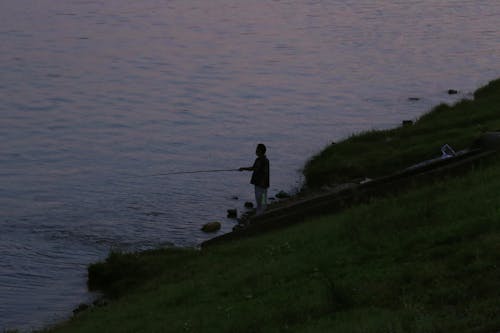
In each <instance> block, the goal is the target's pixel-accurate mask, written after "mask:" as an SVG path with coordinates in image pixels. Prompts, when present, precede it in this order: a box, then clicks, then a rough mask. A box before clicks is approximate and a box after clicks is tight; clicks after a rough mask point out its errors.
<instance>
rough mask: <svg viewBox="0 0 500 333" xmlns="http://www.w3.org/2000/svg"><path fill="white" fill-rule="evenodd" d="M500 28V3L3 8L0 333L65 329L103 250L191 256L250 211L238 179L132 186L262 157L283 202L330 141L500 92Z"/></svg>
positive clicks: (174, 0) (56, 3) (202, 2)
mask: <svg viewBox="0 0 500 333" xmlns="http://www.w3.org/2000/svg"><path fill="white" fill-rule="evenodd" d="M498 22H500V3H499V2H498V1H496V0H489V1H486V0H485V1H480V0H474V1H441V0H422V1H411V2H410V1H395V0H393V1H389V0H380V1H376V2H375V1H371V0H331V1H321V0H316V1H307V0H298V1H291V0H281V1H280V0H272V1H271V0H246V1H230V0H210V1H206V0H142V1H132V0H88V1H84V0H78V1H76V0H21V1H19V0H2V1H1V2H0V101H1V103H0V115H1V118H0V207H1V211H0V260H1V261H0V300H1V301H0V330H2V329H6V328H14V327H17V328H22V329H23V330H27V329H31V328H39V327H40V326H42V325H46V324H48V323H52V322H54V320H60V319H61V318H67V317H68V316H69V315H70V313H71V310H72V309H73V308H74V307H75V306H76V305H77V304H79V303H81V302H83V301H86V300H89V299H91V297H92V295H90V294H88V293H87V292H86V288H85V279H86V265H87V264H88V263H90V262H94V261H96V260H98V259H102V258H104V257H105V256H106V255H107V253H108V251H109V250H110V249H125V250H131V249H145V248H152V247H157V246H164V245H171V244H174V245H178V246H196V245H197V244H199V243H200V242H201V241H203V240H205V239H207V238H208V237H210V236H208V235H205V234H203V233H202V232H201V231H200V230H199V228H200V226H201V225H202V224H204V223H206V222H209V221H213V220H219V221H222V222H223V228H222V231H221V232H227V231H229V230H231V228H232V227H233V225H234V222H233V221H231V220H228V219H226V218H225V211H226V209H228V208H238V209H239V210H240V211H241V210H242V207H243V203H244V202H245V201H246V200H250V199H252V188H251V187H250V185H249V184H248V180H249V174H248V173H238V172H233V173H219V174H194V175H193V174H191V175H177V176H167V177H139V178H137V177H131V176H132V175H149V174H156V173H164V172H170V171H183V170H187V171H189V170H200V169H227V168H238V167H240V166H247V165H250V164H251V163H252V162H253V159H254V149H255V145H256V143H258V142H264V143H266V144H267V145H268V149H269V152H268V156H269V158H270V160H271V163H272V170H271V172H272V183H273V184H272V186H271V194H273V193H276V192H277V191H279V190H282V189H283V190H291V189H293V188H295V187H297V186H299V184H300V181H301V179H300V173H299V170H300V168H301V167H302V166H303V164H304V162H305V161H306V159H307V158H308V157H310V156H311V155H312V154H314V153H315V152H318V151H319V150H320V149H321V148H322V147H324V146H325V145H326V144H328V143H329V142H331V141H333V140H338V139H340V138H343V137H345V136H347V135H349V134H351V133H353V132H356V131H360V130H365V129H370V128H385V127H389V126H393V125H396V124H399V123H400V121H401V120H403V119H414V118H416V117H418V116H419V115H421V114H422V113H423V112H425V111H427V110H428V109H429V108H430V107H431V106H433V105H435V104H437V103H439V102H452V101H454V100H456V99H457V98H463V97H467V96H468V94H469V93H470V92H472V91H473V90H474V89H475V88H477V87H478V86H480V85H482V84H484V83H486V82H487V81H489V80H491V79H494V78H496V77H499V76H500V30H499V28H498V27H499V26H500V25H499V24H498ZM450 88H454V89H458V90H460V92H461V94H460V95H459V96H457V97H450V96H448V95H447V94H446V91H447V90H448V89H450ZM409 97H420V98H421V99H420V100H419V101H417V102H411V101H409V100H408V98H409ZM437 153H438V152H437ZM233 196H238V197H239V198H240V200H238V201H236V200H233V199H232V197H233Z"/></svg>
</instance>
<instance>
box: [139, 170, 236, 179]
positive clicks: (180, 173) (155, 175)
mask: <svg viewBox="0 0 500 333" xmlns="http://www.w3.org/2000/svg"><path fill="white" fill-rule="evenodd" d="M230 171H240V169H214V170H195V171H175V172H165V173H154V174H150V175H139V176H130V177H131V178H143V177H159V176H171V175H184V174H191V173H211V172H230Z"/></svg>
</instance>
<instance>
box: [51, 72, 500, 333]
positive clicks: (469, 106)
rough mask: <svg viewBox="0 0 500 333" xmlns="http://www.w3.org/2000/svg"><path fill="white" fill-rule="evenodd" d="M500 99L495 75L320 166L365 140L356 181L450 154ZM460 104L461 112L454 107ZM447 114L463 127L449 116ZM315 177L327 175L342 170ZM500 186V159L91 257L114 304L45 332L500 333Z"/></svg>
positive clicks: (336, 150)
mask: <svg viewBox="0 0 500 333" xmlns="http://www.w3.org/2000/svg"><path fill="white" fill-rule="evenodd" d="M499 95H500V81H496V82H493V83H491V84H490V85H489V86H487V87H485V88H483V89H480V90H479V91H478V92H476V98H475V101H473V102H472V101H464V102H461V103H459V104H458V105H457V106H454V107H447V106H440V107H438V108H436V109H435V110H434V111H433V112H432V113H430V114H428V115H425V116H423V117H422V118H421V119H420V120H419V122H418V123H417V124H416V125H414V126H413V127H410V128H400V129H395V130H389V131H380V132H370V133H367V134H364V135H359V136H354V137H352V138H350V139H348V140H347V141H346V142H343V143H340V144H337V145H335V146H332V147H330V148H329V149H328V150H332V151H333V154H331V152H324V153H323V154H321V155H320V156H322V157H316V158H315V159H314V160H313V161H316V162H311V163H313V164H314V165H316V164H315V163H323V164H324V165H325V168H326V169H328V168H333V169H334V170H337V171H338V172H340V171H339V170H341V169H342V168H341V167H340V164H341V163H340V162H338V161H346V160H347V159H348V156H351V155H349V154H352V152H355V151H357V149H358V148H360V147H364V148H365V149H363V150H361V151H364V152H365V153H364V154H363V156H356V157H352V161H351V162H350V163H351V164H352V165H356V168H354V167H352V166H349V167H346V166H345V165H346V163H345V162H344V166H343V167H345V168H346V172H348V171H349V172H350V173H349V174H348V175H347V176H349V177H352V176H356V175H361V174H363V175H365V174H364V173H363V171H364V170H369V171H371V172H373V173H374V174H376V173H378V172H380V173H382V171H384V170H386V169H387V168H388V165H389V164H390V165H392V166H391V168H393V169H395V168H396V167H399V166H403V165H405V166H406V164H407V163H410V162H411V161H413V160H414V159H417V157H418V159H420V158H422V157H433V156H434V154H435V152H434V150H433V149H434V148H433V149H430V148H431V147H433V145H436V147H435V148H436V149H437V151H438V152H439V147H440V145H441V143H443V142H446V143H449V144H451V145H453V146H454V147H457V148H461V147H466V146H467V145H468V144H469V143H470V140H471V138H474V137H476V135H478V134H479V133H480V132H481V131H483V130H484V129H485V127H488V129H494V128H496V126H497V125H500V123H499V122H498V120H497V118H495V117H496V115H495V114H494V112H493V111H495V110H496V111H497V112H498V105H493V104H494V103H493V101H497V102H498V96H499ZM492 103H493V104H492ZM465 110H469V111H468V112H469V113H468V115H467V112H466V111H465ZM483 111H484V112H483ZM490 111H491V112H490ZM454 112H457V114H460V116H456V117H455V116H453V117H451V116H450V115H449V113H454ZM483 113H484V114H483ZM443 117H444V118H443ZM498 118H500V117H498ZM446 119H448V120H446ZM450 119H455V120H453V121H456V122H455V123H454V124H455V126H458V127H456V128H453V126H448V125H447V124H448V123H447V122H448V121H451V120H450ZM445 124H446V126H445ZM431 129H432V130H431ZM464 133H465V134H464ZM450 134H456V135H454V136H451V138H450ZM388 138H391V140H388ZM426 140H428V141H429V142H427V141H426ZM409 143H411V144H409ZM372 145H373V148H369V147H372ZM377 151H378V153H377ZM380 151H384V153H383V154H381V153H380ZM339 154H340V155H341V156H344V158H340V157H338V156H339ZM342 154H343V155H342ZM387 154H389V155H387ZM431 155H432V156H431ZM387 156H390V157H392V159H390V160H389V161H387V160H385V158H386V157H387ZM319 159H323V160H325V161H326V162H321V161H320V160H319ZM349 159H351V158H350V157H349ZM337 160H338V161H337ZM332 161H333V162H332ZM395 161H397V162H395ZM410 164H411V163H410ZM311 165H312V164H310V167H312V166H311ZM314 167H316V166H314ZM351 169H352V170H351ZM309 170H311V169H309ZM328 170H332V169H328ZM353 170H354V171H353ZM356 170H357V171H356ZM337 171H336V172H337ZM325 172H326V171H325ZM320 173H321V172H320ZM370 175H371V174H370ZM347 176H346V177H347ZM318 177H319V178H317V180H318V184H324V182H327V181H328V182H330V181H337V180H338V179H340V178H341V177H340V178H339V177H333V176H331V175H329V174H327V175H326V176H325V175H320V176H318ZM499 189H500V159H497V160H491V161H490V162H489V163H488V164H482V165H479V166H476V167H474V169H472V170H471V171H469V172H467V173H464V174H463V175H462V176H461V177H454V178H451V177H449V178H443V179H441V180H440V181H434V182H428V183H422V184H418V183H416V184H414V185H413V186H412V187H411V188H408V189H407V191H406V192H401V193H399V194H397V195H393V196H386V197H384V198H372V199H371V200H370V202H368V203H366V204H362V205H358V206H354V207H351V208H349V209H346V210H345V211H343V212H341V213H338V214H334V215H327V216H322V217H320V218H314V219H310V220H308V221H306V222H304V223H302V224H298V225H294V226H292V227H289V228H286V229H282V230H278V231H274V232H270V233H267V234H263V235H260V236H255V237H252V238H248V239H242V240H238V241H235V242H231V243H225V244H221V245H217V246H214V247H210V248H208V249H206V250H203V251H200V250H195V249H161V250H153V251H146V252H142V253H132V254H120V253H113V254H111V255H110V256H109V257H108V258H107V260H106V261H105V262H102V263H97V264H94V265H91V266H90V267H89V286H90V287H92V288H101V289H102V290H104V292H105V293H106V294H107V295H108V296H109V297H110V298H112V300H111V301H110V303H109V305H107V306H104V307H92V308H91V309H90V310H87V311H85V312H83V313H81V314H79V315H77V316H75V317H74V318H72V319H71V320H70V321H68V322H66V323H63V324H61V325H60V326H58V327H56V328H53V329H51V330H47V332H53V333H76V332H120V333H122V332H346V333H350V332H353V333H354V332H356V333H361V332H366V333H368V332H369V333H374V332H384V333H386V332H394V333H397V332H404V333H412V332H416V333H417V332H418V333H419V332H426V333H438V332H443V333H444V332H446V333H448V332H473V333H495V332H498V331H500V315H499V314H500V267H499V265H500V195H499V193H500V192H499Z"/></svg>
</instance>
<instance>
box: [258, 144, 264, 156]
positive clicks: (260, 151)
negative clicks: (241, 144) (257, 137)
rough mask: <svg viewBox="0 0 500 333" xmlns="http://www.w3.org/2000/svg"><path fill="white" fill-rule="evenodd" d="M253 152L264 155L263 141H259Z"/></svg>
mask: <svg viewBox="0 0 500 333" xmlns="http://www.w3.org/2000/svg"><path fill="white" fill-rule="evenodd" d="M255 154H257V156H264V155H266V146H265V145H264V144H263V143H259V144H258V145H257V149H255Z"/></svg>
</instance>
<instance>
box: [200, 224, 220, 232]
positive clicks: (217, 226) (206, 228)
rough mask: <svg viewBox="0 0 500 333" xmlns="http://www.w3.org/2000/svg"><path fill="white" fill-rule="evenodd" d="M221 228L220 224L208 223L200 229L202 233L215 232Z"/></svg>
mask: <svg viewBox="0 0 500 333" xmlns="http://www.w3.org/2000/svg"><path fill="white" fill-rule="evenodd" d="M220 227H221V224H220V222H209V223H207V224H205V225H203V227H202V228H201V230H202V231H204V232H215V231H217V230H219V229H220Z"/></svg>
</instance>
